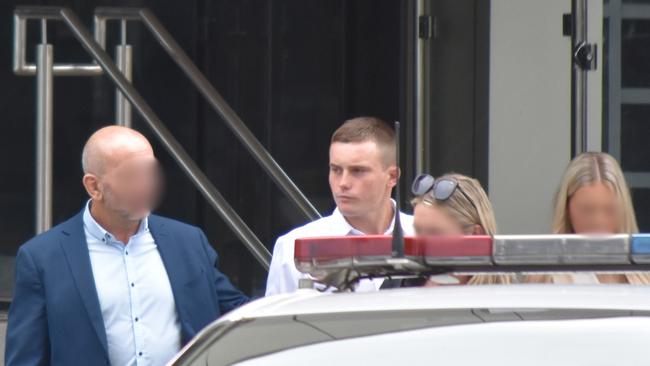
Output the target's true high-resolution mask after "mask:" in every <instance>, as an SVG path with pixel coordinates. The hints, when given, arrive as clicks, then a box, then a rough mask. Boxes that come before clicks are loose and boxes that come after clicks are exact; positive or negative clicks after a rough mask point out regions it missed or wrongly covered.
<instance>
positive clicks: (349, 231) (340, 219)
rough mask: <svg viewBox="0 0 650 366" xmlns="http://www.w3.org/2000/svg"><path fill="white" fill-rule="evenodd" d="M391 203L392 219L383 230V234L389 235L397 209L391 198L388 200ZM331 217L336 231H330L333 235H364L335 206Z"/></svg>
mask: <svg viewBox="0 0 650 366" xmlns="http://www.w3.org/2000/svg"><path fill="white" fill-rule="evenodd" d="M390 202H391V204H392V205H393V212H394V214H393V219H392V220H391V221H390V225H389V226H388V230H386V231H385V232H384V235H390V234H391V233H392V232H393V227H394V226H395V214H396V213H397V210H396V209H395V207H396V204H395V200H393V199H391V200H390ZM332 218H333V219H334V220H335V223H336V225H335V228H336V233H332V234H333V235H335V236H339V235H366V234H365V233H363V232H361V231H360V230H358V229H356V228H354V227H353V226H352V225H350V223H349V222H348V220H346V219H345V216H343V214H342V213H341V211H340V210H339V208H338V207H337V208H335V209H334V212H333V213H332Z"/></svg>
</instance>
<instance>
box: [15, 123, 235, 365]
mask: <svg viewBox="0 0 650 366" xmlns="http://www.w3.org/2000/svg"><path fill="white" fill-rule="evenodd" d="M83 155H84V156H83V158H82V160H83V165H84V173H85V175H84V182H83V183H84V186H85V188H86V190H87V191H88V193H89V195H90V197H91V200H90V201H89V203H88V204H87V206H86V208H85V209H84V210H83V211H82V212H81V213H79V214H77V215H76V216H74V217H72V218H71V219H69V220H68V221H66V222H64V223H62V224H60V225H58V226H56V227H54V228H52V229H51V230H49V231H47V232H45V233H43V234H41V235H39V236H37V237H35V238H33V239H31V240H30V241H28V242H27V243H25V244H24V245H23V246H22V247H21V248H20V250H19V251H18V255H17V256H16V286H15V291H14V299H13V302H12V304H11V308H10V311H9V323H8V329H7V344H6V365H7V366H14V365H109V364H112V365H118V366H121V365H135V364H137V365H160V364H164V363H166V362H167V361H168V360H169V359H170V358H171V357H172V356H173V355H174V354H175V353H176V352H178V350H179V349H180V347H181V346H182V345H183V344H185V343H187V342H188V341H189V340H190V339H191V338H192V337H193V336H194V335H196V334H197V332H199V331H200V330H201V328H203V327H204V326H206V325H208V324H209V323H210V322H212V321H213V320H215V319H217V318H218V317H219V316H220V315H221V314H223V313H225V312H228V311H230V310H232V309H234V308H236V307H237V306H239V305H241V304H243V303H245V302H247V301H248V298H247V297H246V296H244V295H243V294H242V293H241V292H240V291H238V290H237V289H235V288H234V287H233V286H232V285H231V283H230V282H229V281H228V279H227V278H226V276H224V275H223V274H222V273H221V272H219V270H218V269H217V268H216V263H217V254H216V252H215V251H214V250H213V249H212V247H211V246H210V244H209V243H208V240H207V238H206V237H205V235H204V234H203V232H202V231H201V230H200V229H199V228H197V227H193V226H190V225H187V224H184V223H181V222H178V221H174V220H171V219H167V218H163V217H160V216H156V215H150V214H149V212H150V209H151V208H152V207H153V202H154V198H155V196H156V194H155V191H156V189H155V185H154V183H155V181H156V179H155V178H153V176H154V175H153V174H155V173H153V170H152V169H150V168H151V166H152V162H154V163H155V158H153V151H152V149H151V146H150V145H149V143H148V142H147V141H146V139H145V138H144V136H142V135H140V134H139V133H137V132H135V131H133V130H130V129H127V128H124V127H116V126H111V127H107V128H104V129H101V130H99V131H97V132H96V133H95V134H93V136H92V137H91V138H90V139H89V140H88V143H87V144H86V146H85V147H84V154H83Z"/></svg>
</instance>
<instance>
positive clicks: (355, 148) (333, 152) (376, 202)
mask: <svg viewBox="0 0 650 366" xmlns="http://www.w3.org/2000/svg"><path fill="white" fill-rule="evenodd" d="M382 153H383V152H382V151H381V148H380V147H379V146H377V144H376V143H375V142H373V141H366V142H359V143H340V142H335V143H333V144H332V145H331V146H330V171H329V183H330V189H331V190H332V195H333V196H334V201H335V202H336V206H337V207H338V208H339V210H340V211H341V213H342V214H343V216H346V217H361V216H366V215H368V214H370V213H372V212H375V211H377V210H381V209H382V208H383V206H384V205H385V204H386V203H387V201H388V200H389V199H390V193H391V189H392V188H393V187H394V186H395V184H396V182H397V176H398V174H397V168H396V167H395V166H394V165H392V166H386V164H385V162H384V160H383V154H382Z"/></svg>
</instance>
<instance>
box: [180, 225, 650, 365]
mask: <svg viewBox="0 0 650 366" xmlns="http://www.w3.org/2000/svg"><path fill="white" fill-rule="evenodd" d="M400 246H401V249H400ZM295 249H296V253H295V259H296V265H297V267H298V269H300V270H301V271H303V272H305V273H309V274H310V275H311V277H312V278H313V279H314V281H315V282H318V283H321V284H323V285H324V286H326V287H331V288H336V289H337V291H334V292H331V291H322V289H321V290H319V289H314V288H311V289H301V290H299V291H298V292H296V293H294V294H287V295H277V296H271V297H267V298H263V299H260V300H257V301H254V302H252V303H250V304H248V305H246V306H243V307H242V308H240V309H237V310H235V311H233V312H231V313H229V314H227V315H225V316H224V317H222V318H220V319H219V320H217V321H215V322H214V323H213V324H211V325H210V326H208V327H206V328H205V329H204V330H203V331H202V332H201V333H200V334H199V335H197V337H195V339H193V340H192V341H191V342H190V343H189V344H188V345H187V346H186V347H184V348H183V350H182V351H181V352H180V353H179V354H178V355H177V357H176V358H175V359H174V360H173V361H172V362H171V363H170V364H172V365H211V366H212V365H265V366H266V365H298V364H300V365H349V364H359V363H362V362H363V363H367V364H372V365H391V366H392V365H425V364H426V365H430V364H443V363H448V364H454V365H475V364H480V365H522V364H526V365H551V364H552V365H647V364H650V355H648V351H647V350H648V349H649V348H650V347H649V346H650V288H648V287H646V286H630V285H591V286H579V285H544V284H512V285H488V286H439V287H431V288H424V287H417V288H413V287H411V288H399V289H390V290H384V291H379V292H372V293H354V292H353V291H352V290H353V289H354V283H355V282H356V281H358V280H359V279H361V278H367V277H384V278H411V277H427V276H431V275H436V274H441V273H452V272H453V273H470V274H472V273H510V272H521V271H525V272H532V273H557V272H558V271H564V272H566V271H571V272H573V271H605V272H609V271H648V270H650V266H649V264H650V237H649V236H647V235H614V236H579V235H548V236H498V235H497V236H494V237H486V236H472V237H462V238H443V237H440V238H417V237H414V238H408V237H407V238H404V240H403V243H402V244H398V245H396V244H395V241H394V240H393V238H391V237H352V238H350V237H344V238H313V239H303V240H297V241H296V247H295ZM303 285H309V283H303ZM312 287H318V286H312Z"/></svg>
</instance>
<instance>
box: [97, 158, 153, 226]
mask: <svg viewBox="0 0 650 366" xmlns="http://www.w3.org/2000/svg"><path fill="white" fill-rule="evenodd" d="M96 179H97V185H96V187H97V192H96V194H95V195H94V197H92V198H93V202H99V203H101V204H102V205H103V206H104V208H105V209H107V210H108V211H111V212H112V213H113V214H115V215H117V216H119V217H120V218H122V219H123V220H128V221H139V220H142V219H144V218H145V217H147V216H148V215H149V214H150V213H151V211H153V209H154V208H155V206H156V205H157V203H158V199H159V196H160V191H161V188H162V187H161V186H162V180H161V174H160V167H159V165H158V161H157V160H156V158H155V157H154V156H153V153H141V154H131V155H130V156H128V157H125V158H124V159H120V160H119V161H118V162H117V163H116V164H113V165H112V166H110V168H107V169H106V171H105V172H104V174H102V176H101V177H96Z"/></svg>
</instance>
